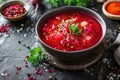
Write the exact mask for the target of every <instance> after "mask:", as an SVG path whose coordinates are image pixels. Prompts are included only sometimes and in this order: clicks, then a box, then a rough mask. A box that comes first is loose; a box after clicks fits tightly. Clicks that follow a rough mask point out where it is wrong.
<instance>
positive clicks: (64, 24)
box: [41, 12, 102, 51]
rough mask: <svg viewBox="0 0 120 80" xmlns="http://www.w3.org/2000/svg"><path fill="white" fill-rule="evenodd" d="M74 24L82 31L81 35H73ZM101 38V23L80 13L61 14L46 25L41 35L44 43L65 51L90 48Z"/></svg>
mask: <svg viewBox="0 0 120 80" xmlns="http://www.w3.org/2000/svg"><path fill="white" fill-rule="evenodd" d="M72 24H76V25H77V27H78V29H79V30H81V32H80V34H77V35H76V34H74V33H71V31H70V26H71V25H72ZM73 28H74V27H73ZM74 30H75V29H74ZM101 37H102V28H101V25H100V24H99V22H98V21H97V20H96V19H95V18H94V17H93V16H91V15H88V14H85V13H79V12H71V13H61V14H58V15H56V16H54V17H52V18H50V19H49V20H48V21H47V22H46V24H44V27H43V29H42V35H41V38H42V40H43V42H45V43H46V44H48V45H49V46H51V47H53V48H56V49H59V50H63V51H75V50H83V49H86V48H89V47H91V46H93V45H94V44H96V43H97V42H98V41H99V40H100V38H101Z"/></svg>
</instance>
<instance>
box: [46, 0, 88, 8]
mask: <svg viewBox="0 0 120 80" xmlns="http://www.w3.org/2000/svg"><path fill="white" fill-rule="evenodd" d="M48 2H49V3H50V4H52V5H53V6H54V7H58V6H61V5H69V6H71V5H75V6H82V7H87V6H88V3H89V0H48Z"/></svg>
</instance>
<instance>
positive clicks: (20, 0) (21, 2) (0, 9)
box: [0, 0, 30, 20]
mask: <svg viewBox="0 0 120 80" xmlns="http://www.w3.org/2000/svg"><path fill="white" fill-rule="evenodd" d="M19 2H20V3H19ZM15 3H19V4H22V5H23V6H24V8H25V9H26V12H25V13H24V14H22V15H19V16H17V17H6V16H4V15H3V14H2V11H3V10H4V9H5V8H6V7H8V6H10V5H12V4H15ZM6 4H8V5H6ZM4 6H5V7H4ZM26 6H27V8H26ZM29 9H30V6H29V5H28V4H27V3H26V2H25V1H23V0H11V1H7V2H5V3H3V4H1V6H0V14H1V15H2V16H4V17H5V18H6V19H9V20H14V19H18V18H21V17H24V16H25V15H26V14H27V13H28V11H29Z"/></svg>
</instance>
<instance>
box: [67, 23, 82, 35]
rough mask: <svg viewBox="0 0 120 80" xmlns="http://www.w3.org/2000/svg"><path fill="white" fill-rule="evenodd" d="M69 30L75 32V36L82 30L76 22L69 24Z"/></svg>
mask: <svg viewBox="0 0 120 80" xmlns="http://www.w3.org/2000/svg"><path fill="white" fill-rule="evenodd" d="M69 30H70V33H71V34H75V35H76V36H79V35H80V34H81V32H82V30H81V29H79V27H78V24H71V25H70V26H69Z"/></svg>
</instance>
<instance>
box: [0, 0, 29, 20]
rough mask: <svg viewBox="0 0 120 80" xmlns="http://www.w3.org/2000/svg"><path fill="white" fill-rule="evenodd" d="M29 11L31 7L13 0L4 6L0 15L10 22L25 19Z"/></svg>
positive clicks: (0, 10) (0, 9) (18, 0)
mask: <svg viewBox="0 0 120 80" xmlns="http://www.w3.org/2000/svg"><path fill="white" fill-rule="evenodd" d="M28 11H29V5H28V4H27V3H26V2H24V1H20V0H12V1H8V2H5V3H3V4H2V6H1V7H0V13H1V15H2V16H4V18H6V19H8V20H10V21H18V20H21V19H23V18H24V17H25V16H26V15H27V13H28Z"/></svg>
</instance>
